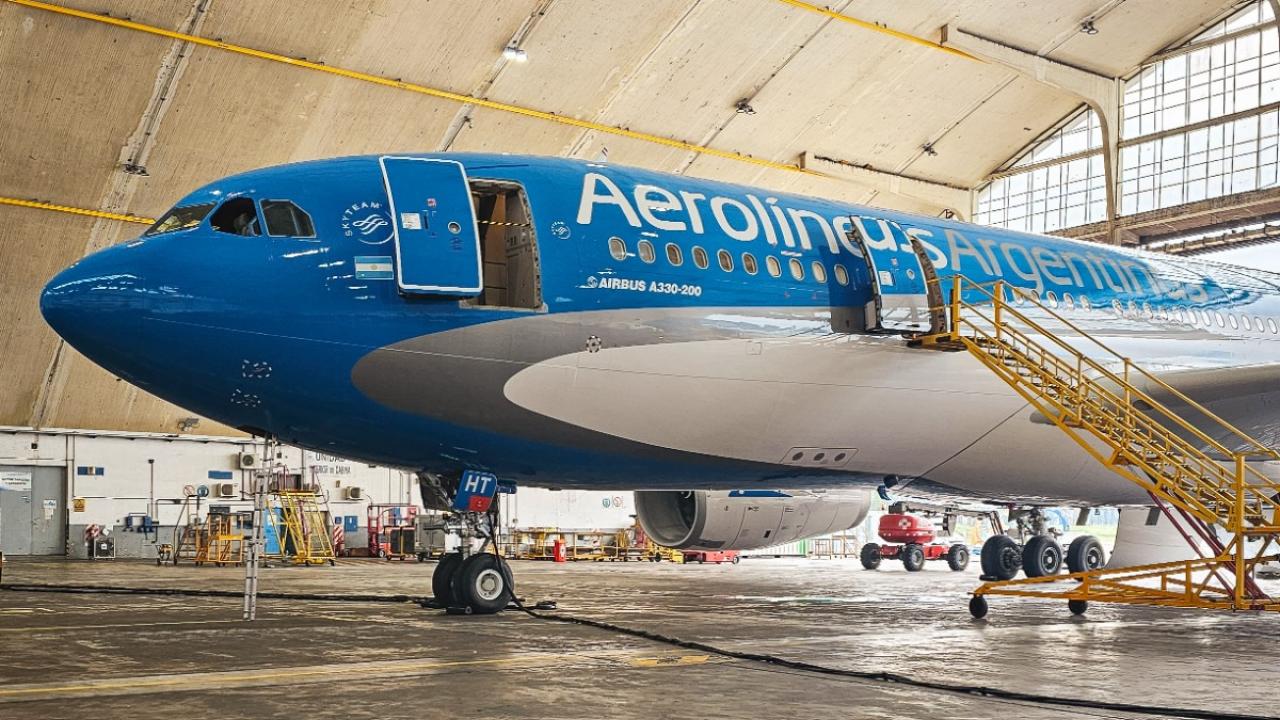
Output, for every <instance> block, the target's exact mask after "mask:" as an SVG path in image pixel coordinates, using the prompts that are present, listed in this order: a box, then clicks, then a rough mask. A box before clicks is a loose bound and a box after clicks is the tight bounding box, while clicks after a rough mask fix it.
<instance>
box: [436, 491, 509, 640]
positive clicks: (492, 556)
mask: <svg viewBox="0 0 1280 720" xmlns="http://www.w3.org/2000/svg"><path fill="white" fill-rule="evenodd" d="M418 479H419V483H420V484H421V486H422V497H423V504H425V505H427V506H428V507H430V508H433V509H437V510H445V511H447V512H449V513H450V515H451V521H450V522H447V523H446V527H450V528H455V529H456V532H457V533H458V535H459V536H460V539H459V543H458V548H459V550H458V551H456V552H450V553H445V554H444V555H443V556H442V557H441V558H440V561H439V563H437V564H436V569H435V572H434V573H432V575H431V595H432V602H431V606H432V607H440V608H444V609H445V610H447V611H449V612H450V613H457V614H466V615H471V614H476V615H492V614H494V613H497V612H500V611H502V610H504V609H506V607H507V605H509V604H510V603H511V601H512V600H514V599H515V578H514V577H513V575H512V573H511V566H510V565H508V564H507V561H506V560H504V559H503V558H502V557H501V556H500V555H498V527H499V524H498V506H497V504H495V503H494V502H493V498H494V496H495V495H496V494H497V492H499V483H498V481H497V478H495V477H493V476H492V475H488V474H485V473H472V472H470V471H468V472H466V473H463V474H462V476H461V478H460V479H458V480H449V479H447V478H444V477H441V476H438V475H433V474H428V473H420V474H419V476H418ZM477 540H479V541H480V542H479V543H477V542H476V541H477ZM477 544H478V545H479V546H480V547H481V548H483V547H485V546H489V547H491V548H492V549H493V552H485V551H483V550H477V549H476V545H477Z"/></svg>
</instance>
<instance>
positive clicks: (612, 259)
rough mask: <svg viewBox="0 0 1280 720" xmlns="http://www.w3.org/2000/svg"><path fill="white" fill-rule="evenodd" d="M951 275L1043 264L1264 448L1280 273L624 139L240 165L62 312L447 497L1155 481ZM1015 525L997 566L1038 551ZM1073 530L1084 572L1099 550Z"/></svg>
mask: <svg viewBox="0 0 1280 720" xmlns="http://www.w3.org/2000/svg"><path fill="white" fill-rule="evenodd" d="M961 273H962V274H963V275H964V276H965V277H967V278H970V279H972V280H973V281H976V282H988V281H994V280H1004V281H1006V282H1007V283H1009V284H1010V285H1012V286H1016V287H1020V288H1025V289H1026V290H1028V291H1029V292H1032V293H1034V294H1035V295H1036V297H1038V298H1040V299H1042V300H1043V301H1044V302H1045V303H1047V304H1048V305H1050V306H1053V307H1056V308H1057V311H1058V312H1060V313H1062V314H1064V315H1065V316H1066V317H1069V318H1070V319H1071V320H1072V322H1073V323H1075V324H1076V325H1077V326H1078V327H1079V328H1080V329H1082V330H1083V331H1086V332H1088V333H1089V334H1092V335H1093V336H1095V337H1096V338H1098V339H1099V340H1101V341H1102V342H1105V343H1107V344H1108V345H1109V346H1111V347H1113V348H1115V349H1116V350H1117V351H1118V352H1121V353H1123V354H1124V355H1126V356H1127V357H1130V358H1132V359H1133V361H1134V362H1136V363H1138V364H1140V365H1143V366H1144V367H1146V368H1147V369H1148V370H1151V371H1153V372H1156V373H1158V374H1160V376H1161V377H1162V378H1164V379H1167V380H1168V381H1169V382H1171V383H1173V384H1175V385H1177V386H1178V387H1179V388H1181V389H1183V390H1185V391H1187V392H1188V393H1190V394H1191V395H1193V396H1194V397H1196V398H1197V399H1198V400H1201V401H1203V402H1204V403H1205V404H1206V405H1207V406H1208V407H1209V408H1210V409H1212V410H1213V411H1214V412H1216V413H1218V414H1219V415H1221V416H1223V417H1224V418H1226V419H1227V420H1229V421H1230V422H1232V423H1234V424H1235V425H1237V426H1238V427H1240V428H1241V429H1243V430H1244V431H1246V432H1251V433H1254V434H1255V436H1260V437H1261V438H1262V439H1263V440H1264V441H1266V442H1267V443H1268V444H1270V445H1273V446H1274V444H1275V440H1276V433H1277V425H1276V422H1275V418H1276V415H1275V413H1274V411H1273V410H1272V407H1273V406H1274V405H1273V404H1274V402H1275V401H1276V399H1277V398H1276V393H1277V388H1278V387H1280V384H1278V383H1277V382H1276V381H1277V379H1280V334H1278V333H1280V327H1278V326H1277V323H1278V322H1280V275H1277V274H1274V273H1269V272H1263V271H1258V270H1250V269H1244V268H1240V267H1233V266H1229V265H1225V264H1221V263H1215V262H1210V261H1206V260H1201V259H1194V258H1187V257H1173V256H1161V255H1156V254H1151V253H1144V252H1140V251H1137V250H1132V249H1125V248H1121V247H1113V246H1102V245H1097V244H1087V243H1082V242H1077V241H1073V240H1069V239H1064V238H1061V237H1050V236H1044V235H1035V234H1029V233H1023V232H1015V231H1009V230H1003V229H1000V228H996V227H983V226H976V225H971V224H966V223H962V222H958V221H955V220H948V219H942V218H938V217H927V216H919V215H914V214H908V213H902V212H896V211H890V210H882V209H875V208H871V207H863V206H858V205H852V204H848V203H841V202H834V201H830V200H825V199H820V198H811V197H801V196H796V195H790V194H783V193H776V192H772V191H768V190H763V189H755V188H750V187H743V186H738V185H732V184H726V183H721V182H713V181H709V180H700V179H694V178H690V177H684V176H677V175H670V174H664V173H659V172H652V171H648V170H643V169H638V168H631V167H624V166H619V165H613V164H608V163H602V162H584V161H578V160H571V159H560V158H547V157H534V156H521V155H506V154H463V153H442V154H400V155H368V156H357V157H344V158H336V159H325V160H315V161H308V162H299V163H294V164H288V165H281V166H276V167H269V168H264V169H259V170H253V171H250V172H245V173H241V174H238V175H233V176H230V177H227V178H223V179H220V180H216V181H214V182H212V183H210V184H208V185H206V186H204V187H202V188H200V189H198V190H196V191H194V192H192V193H190V194H189V195H187V196H186V197H184V198H182V199H181V200H180V201H178V202H177V204H176V205H175V206H174V207H173V209H171V210H170V211H168V212H167V213H165V214H164V215H163V216H162V217H161V218H160V219H159V220H158V221H157V222H156V223H155V224H154V225H153V226H152V227H151V228H150V229H148V230H147V231H146V232H144V233H143V234H142V235H141V236H140V237H137V238H135V239H131V240H128V241H126V242H123V243H121V244H118V245H116V246H114V247H110V248H107V249H104V250H101V251H98V252H95V253H93V254H90V255H89V256H87V257H85V258H83V259H81V260H79V261H78V262H76V263H74V264H73V265H71V266H70V267H69V268H67V269H65V270H63V271H62V272H61V273H59V274H58V275H57V276H56V277H54V278H53V279H51V280H50V281H49V282H48V285H47V286H46V287H45V289H44V291H43V293H42V295H41V298H40V307H41V310H42V313H43V315H44V317H45V319H46V321H47V322H48V324H49V325H50V326H51V327H52V328H53V329H54V330H55V331H56V332H57V333H58V334H59V335H60V336H61V337H62V338H64V339H65V340H66V341H67V342H68V343H70V344H71V345H72V346H73V347H75V348H76V349H77V350H79V351H80V352H82V353H83V354H84V355H86V356H87V357H88V358H90V359H91V360H92V361H94V362H95V363H97V364H98V365H101V366H102V367H103V368H105V369H106V370H108V371H109V372H111V373H113V374H115V375H116V376H118V377H120V378H123V379H124V380H127V381H128V382H130V383H133V384H134V385H136V386H138V387H140V388H142V389H144V390H146V391H148V392H150V393H153V394H155V395H157V396H159V397H161V398H164V399H165V400H168V401H170V402H172V403H175V404H177V405H179V406H182V407H184V408H187V409H189V410H191V411H192V412H194V413H198V414H200V415H203V416H206V417H209V418H212V419H214V420H217V421H219V422H222V423H225V424H227V425H229V426H232V427H236V428H240V429H242V430H244V431H246V432H250V433H253V434H256V435H261V436H269V437H273V438H276V439H278V440H279V441H281V442H287V443H290V444H294V445H297V446H301V447H305V448H309V449H314V450H317V451H321V452H326V453H332V454H336V455H340V456H343V457H348V458H352V459H356V460H360V461H365V462H369V463H376V464H380V465H385V466H390V467H399V468H405V469H408V470H412V471H415V472H417V473H418V477H419V478H420V480H421V484H422V489H423V493H422V494H423V499H424V503H425V504H427V505H429V506H432V507H438V508H442V509H443V508H449V507H454V508H455V509H463V510H467V509H474V507H483V506H484V503H481V505H480V506H471V505H465V504H464V505H462V506H461V507H460V508H459V506H457V505H455V503H456V501H458V499H459V497H460V495H461V494H462V491H461V490H460V482H461V481H462V479H463V478H467V479H468V480H469V482H470V483H471V486H472V487H473V488H474V486H475V484H476V483H475V480H476V478H477V477H478V475H477V473H481V474H483V476H484V477H485V478H488V479H497V480H500V483H498V484H501V483H508V484H516V485H520V484H523V485H527V486H545V487H554V488H590V489H627V490H636V491H638V492H637V496H636V497H637V499H636V506H637V514H638V519H639V521H640V523H641V525H642V526H643V527H644V528H645V529H646V531H647V532H648V533H649V534H650V536H651V537H653V538H654V539H655V540H656V541H658V542H659V543H661V544H664V545H669V546H674V547H685V548H695V549H730V548H738V549H749V548H754V547H761V546H767V545H773V544H777V543H782V542H788V541H791V540H795V539H799V538H803V537H811V536H815V535H819V534H823V533H827V532H832V531H838V530H842V529H846V528H849V527H852V526H855V525H857V524H858V523H859V522H860V521H861V520H862V519H863V517H865V515H866V513H867V508H868V507H869V505H870V502H871V498H872V496H873V495H874V494H875V493H876V492H879V493H880V494H881V495H886V496H887V495H888V493H891V492H892V493H894V494H898V493H903V492H909V493H911V494H912V495H915V496H919V497H925V498H935V499H945V500H951V501H961V500H971V499H983V500H986V501H991V502H997V503H1001V504H1006V505H1008V506H1010V507H1013V508H1019V509H1020V510H1019V512H1023V511H1025V512H1027V513H1029V515H1028V517H1029V518H1030V521H1031V523H1032V525H1031V527H1032V528H1033V531H1034V532H1033V534H1034V535H1035V536H1036V537H1045V535H1044V531H1043V529H1042V524H1038V523H1037V522H1036V521H1037V518H1038V513H1039V510H1038V509H1039V508H1041V507H1045V506H1053V505H1075V506H1086V507H1087V506H1113V505H1114V506H1129V505H1150V504H1151V499H1150V498H1149V497H1148V496H1147V494H1146V493H1145V492H1144V491H1142V490H1141V488H1139V487H1137V486H1135V485H1133V484H1131V483H1127V482H1124V481H1122V480H1120V479H1118V478H1117V477H1116V476H1115V475H1114V474H1113V473H1112V472H1111V471H1109V470H1107V469H1106V468H1104V467H1103V466H1102V465H1101V464H1100V463H1097V462H1095V461H1094V460H1093V459H1092V458H1090V457H1088V455H1087V454H1086V453H1083V452H1081V451H1080V448H1079V447H1078V446H1076V445H1075V444H1074V443H1073V442H1072V441H1071V440H1070V439H1069V438H1067V437H1066V436H1065V434H1063V433H1061V432H1060V431H1059V430H1057V429H1056V428H1055V427H1054V426H1053V425H1052V424H1049V423H1046V422H1044V421H1043V419H1042V418H1041V419H1038V418H1037V417H1036V413H1035V412H1034V411H1033V409H1032V408H1031V407H1030V406H1029V405H1028V404H1027V402H1026V401H1024V400H1023V399H1022V398H1021V397H1019V396H1018V395H1017V394H1016V393H1015V392H1014V391H1013V390H1011V389H1010V388H1009V387H1008V386H1007V385H1006V384H1005V383H1004V382H1003V381H1001V380H1000V379H998V378H997V377H996V376H995V375H994V374H992V373H991V372H990V371H989V370H987V369H986V368H984V367H983V366H982V365H981V364H980V363H979V362H978V361H977V360H976V359H975V358H973V357H971V356H969V354H968V353H947V352H929V351H924V350H921V349H918V348H913V347H911V345H910V343H908V342H906V341H905V340H904V338H905V337H910V336H913V335H919V334H921V333H927V332H929V331H930V330H931V329H934V330H936V328H935V327H933V325H935V324H936V322H937V319H936V317H935V316H934V315H933V314H932V313H930V311H929V307H930V303H931V302H934V301H931V299H930V295H929V293H930V286H929V284H928V282H927V281H928V279H929V278H937V279H938V281H939V282H940V283H943V284H945V283H946V282H947V281H948V280H949V279H952V278H955V277H956V276H957V275H958V274H961ZM935 304H936V303H935ZM1080 347H1081V348H1082V349H1083V348H1084V344H1081V346H1080ZM485 485H486V487H487V486H489V485H490V483H488V482H486V483H485ZM471 494H472V493H471V492H470V491H468V493H467V495H468V499H470V497H469V496H470V495H471ZM1139 524H1141V523H1139ZM1121 525H1122V527H1121V534H1122V537H1121V540H1123V536H1124V535H1125V534H1126V533H1127V532H1128V531H1126V530H1125V527H1124V525H1125V523H1124V521H1123V520H1122V523H1121ZM1135 532H1136V531H1135ZM996 539H998V542H999V543H1003V544H1000V546H999V547H997V548H995V549H994V550H993V551H992V553H993V555H992V557H993V558H1000V557H1003V558H1004V560H1003V561H1000V560H998V559H997V560H993V561H992V563H991V564H990V566H989V564H988V562H987V553H986V552H984V553H983V558H984V562H983V566H984V571H988V572H989V574H991V573H994V574H995V576H998V577H1006V576H1007V577H1012V574H1009V573H1010V572H1012V573H1016V572H1017V571H1018V566H1019V565H1023V566H1025V567H1024V570H1025V572H1026V573H1027V574H1029V575H1030V574H1032V567H1031V564H1032V563H1031V562H1030V560H1029V559H1028V558H1026V557H1023V556H1020V555H1019V552H1021V549H1020V548H1019V547H1018V546H1017V545H1016V544H1015V543H1014V542H1013V540H1012V539H1010V538H1008V536H997V538H993V540H996ZM1033 539H1034V538H1033ZM991 542H992V541H988V544H990V543H991ZM1090 543H1092V544H1090ZM1049 545H1051V546H1053V547H1056V546H1057V543H1056V542H1052V541H1051V539H1049V540H1046V541H1042V542H1041V544H1040V546H1039V547H1041V548H1042V549H1043V548H1044V547H1046V546H1049ZM1095 546H1096V551H1095ZM1082 547H1083V548H1084V549H1083V550H1080V551H1078V549H1077V547H1076V544H1075V543H1073V544H1072V547H1071V548H1070V549H1069V551H1068V552H1067V553H1066V554H1067V556H1068V557H1067V564H1068V565H1069V566H1071V568H1072V569H1073V570H1076V569H1087V568H1092V567H1097V566H1099V564H1100V563H1102V562H1104V559H1103V558H1102V557H1101V555H1102V553H1101V549H1100V545H1097V540H1096V539H1090V540H1089V541H1086V542H1085V543H1084V546H1082ZM1050 549H1052V547H1050ZM985 550H986V547H985V546H984V551H985ZM1000 553H1003V555H1001V554H1000ZM1081 553H1084V554H1081ZM1051 554H1052V553H1051ZM1057 554H1058V561H1061V560H1062V555H1063V552H1062V549H1061V548H1060V547H1058V548H1057ZM1051 559H1052V558H1051ZM1051 564H1052V563H1051ZM1010 568H1011V570H1010ZM1056 570H1057V566H1054V567H1051V568H1046V567H1041V566H1040V564H1039V563H1038V564H1037V567H1036V569H1035V573H1036V574H1046V573H1048V572H1050V571H1053V572H1056ZM459 578H461V579H459ZM511 580H512V579H511V575H510V572H509V570H507V569H504V566H503V565H502V562H501V561H500V560H498V559H497V558H496V557H494V556H493V555H490V554H487V553H479V554H477V555H474V556H471V557H470V558H469V559H467V560H465V561H464V560H463V559H462V558H461V557H460V556H458V557H450V558H447V562H442V563H441V564H440V566H438V567H437V569H436V575H435V578H434V579H433V588H434V590H435V592H436V595H437V597H441V596H443V597H444V598H446V599H450V598H452V599H454V600H458V601H459V602H461V603H462V604H465V605H467V606H468V607H471V608H473V609H475V610H476V611H477V612H494V611H496V610H498V609H501V607H504V606H505V605H506V600H507V599H508V598H509V597H510V593H511Z"/></svg>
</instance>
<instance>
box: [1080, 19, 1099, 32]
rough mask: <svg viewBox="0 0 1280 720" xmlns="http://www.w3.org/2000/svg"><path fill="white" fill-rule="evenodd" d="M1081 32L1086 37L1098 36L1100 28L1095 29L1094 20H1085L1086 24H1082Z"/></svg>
mask: <svg viewBox="0 0 1280 720" xmlns="http://www.w3.org/2000/svg"><path fill="white" fill-rule="evenodd" d="M1080 32H1082V33H1084V34H1085V35H1097V34H1098V28H1096V27H1094V25H1093V20H1085V21H1084V22H1082V23H1080Z"/></svg>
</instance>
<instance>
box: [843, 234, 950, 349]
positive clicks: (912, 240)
mask: <svg viewBox="0 0 1280 720" xmlns="http://www.w3.org/2000/svg"><path fill="white" fill-rule="evenodd" d="M865 223H876V224H877V225H878V226H879V229H880V231H881V234H882V235H883V238H882V239H880V240H875V241H872V240H870V239H869V238H867V236H866V234H865V233H864V232H863V231H862V228H863V227H864V224H865ZM899 235H900V236H901V240H899ZM849 238H850V239H851V240H852V241H853V242H854V245H855V246H856V247H858V248H859V249H861V250H862V253H863V255H864V256H865V257H866V260H867V267H868V269H869V270H870V271H871V290H872V293H873V294H874V300H873V302H872V303H871V304H870V305H868V307H867V327H868V328H870V329H873V330H882V331H889V332H901V333H908V334H913V335H914V334H921V335H923V334H933V333H940V332H945V331H946V321H947V314H946V309H945V301H944V299H943V296H942V286H941V285H940V284H939V281H938V273H937V272H936V270H935V269H934V267H933V261H931V260H930V259H929V254H928V253H927V252H926V251H925V249H924V246H923V245H921V243H920V241H919V240H918V239H917V238H916V237H915V236H913V235H911V234H910V233H909V232H907V231H906V230H904V229H903V228H902V227H901V226H899V225H898V224H897V223H891V222H889V221H885V220H879V219H877V218H870V217H854V218H851V222H850V223H849Z"/></svg>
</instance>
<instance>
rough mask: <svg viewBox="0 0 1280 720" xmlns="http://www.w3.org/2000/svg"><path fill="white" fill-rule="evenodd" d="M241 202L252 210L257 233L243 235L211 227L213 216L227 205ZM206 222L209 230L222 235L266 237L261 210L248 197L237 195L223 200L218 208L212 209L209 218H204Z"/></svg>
mask: <svg viewBox="0 0 1280 720" xmlns="http://www.w3.org/2000/svg"><path fill="white" fill-rule="evenodd" d="M241 201H244V202H247V203H249V207H251V208H253V217H254V220H255V221H257V224H258V231H257V232H256V233H254V234H252V235H245V234H244V233H238V232H232V231H230V230H221V229H219V228H216V227H214V226H213V216H214V215H217V214H218V212H219V211H221V210H222V209H223V208H224V207H226V206H227V205H229V204H231V203H233V202H241ZM206 220H208V221H209V229H210V230H212V231H214V232H216V233H222V234H223V235H231V236H232V237H263V236H265V235H266V230H267V228H266V222H265V221H264V220H263V218H262V208H260V207H258V203H257V202H255V201H254V199H253V198H252V197H250V196H248V195H237V196H235V197H229V198H227V199H225V200H223V201H222V202H220V203H218V207H216V208H214V210H213V212H211V213H209V216H208V217H207V218H206Z"/></svg>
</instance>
